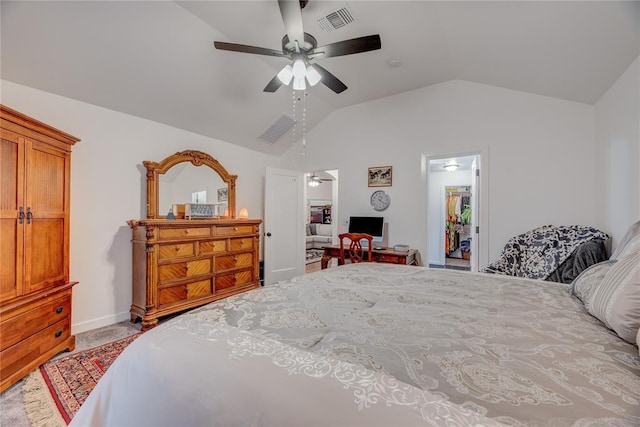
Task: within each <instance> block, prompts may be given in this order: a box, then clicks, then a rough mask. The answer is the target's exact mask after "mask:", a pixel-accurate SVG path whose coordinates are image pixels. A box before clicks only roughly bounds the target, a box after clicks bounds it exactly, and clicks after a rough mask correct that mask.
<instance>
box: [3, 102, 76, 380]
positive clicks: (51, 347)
mask: <svg viewBox="0 0 640 427" xmlns="http://www.w3.org/2000/svg"><path fill="white" fill-rule="evenodd" d="M0 122H1V123H0V131H1V144H0V391H3V390H5V389H6V388H8V387H9V386H11V385H12V384H14V383H15V382H16V381H18V380H19V379H20V378H22V377H23V376H25V375H26V374H28V373H29V372H30V371H32V370H33V369H35V368H37V367H38V366H39V365H40V364H42V363H43V362H45V361H46V360H47V359H49V358H50V357H52V356H54V355H55V354H57V353H59V352H61V351H64V350H73V348H74V347H75V337H74V336H73V335H71V290H72V287H73V285H75V284H76V283H77V282H71V281H70V280H69V189H70V186H69V180H70V172H71V147H72V146H73V145H74V144H75V143H76V142H78V141H79V139H78V138H76V137H74V136H71V135H69V134H66V133H64V132H61V131H59V130H58V129H55V128H53V127H51V126H49V125H47V124H44V123H41V122H39V121H37V120H35V119H33V118H31V117H29V116H26V115H24V114H22V113H19V112H17V111H15V110H12V109H10V108H8V107H5V106H1V105H0Z"/></svg>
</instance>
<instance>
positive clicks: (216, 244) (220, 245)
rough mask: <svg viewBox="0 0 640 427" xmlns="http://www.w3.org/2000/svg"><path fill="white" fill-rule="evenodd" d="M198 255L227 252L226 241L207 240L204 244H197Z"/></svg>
mask: <svg viewBox="0 0 640 427" xmlns="http://www.w3.org/2000/svg"><path fill="white" fill-rule="evenodd" d="M198 245H199V249H200V251H199V253H200V255H208V254H214V253H219V252H225V251H226V250H227V241H226V240H207V241H204V242H198Z"/></svg>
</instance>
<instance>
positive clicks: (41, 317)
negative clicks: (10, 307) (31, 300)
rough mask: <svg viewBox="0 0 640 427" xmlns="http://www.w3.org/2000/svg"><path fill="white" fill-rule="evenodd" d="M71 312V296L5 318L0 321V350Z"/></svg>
mask: <svg viewBox="0 0 640 427" xmlns="http://www.w3.org/2000/svg"><path fill="white" fill-rule="evenodd" d="M70 313H71V296H67V297H64V298H60V299H57V300H55V301H51V302H49V303H46V304H44V305H42V306H35V308H33V309H31V310H29V311H26V312H24V313H22V314H20V315H18V316H15V317H10V318H8V319H3V321H2V323H0V350H5V349H6V348H8V347H10V346H12V345H14V344H16V343H18V342H20V341H22V340H23V339H25V338H28V337H30V336H31V335H33V334H35V333H37V332H39V331H41V330H43V329H44V328H46V327H48V326H50V325H53V324H54V323H56V322H59V321H60V320H62V319H64V318H66V317H68V316H69V315H70Z"/></svg>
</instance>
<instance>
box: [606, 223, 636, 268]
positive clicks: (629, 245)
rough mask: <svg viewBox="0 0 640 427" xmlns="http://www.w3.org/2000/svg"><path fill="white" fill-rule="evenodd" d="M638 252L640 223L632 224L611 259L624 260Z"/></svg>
mask: <svg viewBox="0 0 640 427" xmlns="http://www.w3.org/2000/svg"><path fill="white" fill-rule="evenodd" d="M637 250H640V221H638V222H636V223H635V224H631V226H630V227H629V229H628V230H627V232H626V233H625V235H624V237H623V238H622V240H621V241H620V244H619V245H618V247H616V250H615V251H613V254H611V257H610V258H609V259H622V258H624V257H625V256H627V255H629V254H630V253H632V252H635V251H637Z"/></svg>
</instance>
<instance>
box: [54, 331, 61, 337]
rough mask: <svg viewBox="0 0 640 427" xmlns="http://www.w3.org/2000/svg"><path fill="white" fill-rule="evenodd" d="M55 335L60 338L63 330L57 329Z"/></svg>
mask: <svg viewBox="0 0 640 427" xmlns="http://www.w3.org/2000/svg"><path fill="white" fill-rule="evenodd" d="M54 335H55V336H56V338H60V335H62V330H60V331H56V333H55V334H54Z"/></svg>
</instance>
